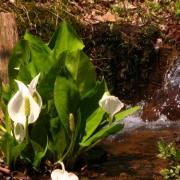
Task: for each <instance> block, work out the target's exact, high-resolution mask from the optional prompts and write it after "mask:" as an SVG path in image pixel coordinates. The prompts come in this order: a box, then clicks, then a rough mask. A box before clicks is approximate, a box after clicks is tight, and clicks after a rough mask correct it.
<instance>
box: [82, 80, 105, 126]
mask: <svg viewBox="0 0 180 180" xmlns="http://www.w3.org/2000/svg"><path fill="white" fill-rule="evenodd" d="M105 89H106V83H105V80H104V79H103V80H102V81H101V82H97V83H96V86H95V87H94V88H92V89H91V90H90V91H89V92H87V93H86V94H85V95H84V96H83V97H82V99H81V102H80V109H81V113H82V119H83V122H85V123H86V120H87V119H88V117H89V116H91V114H92V113H93V112H94V111H95V110H96V109H97V108H99V104H98V103H99V100H100V99H101V98H102V96H103V94H104V92H105Z"/></svg>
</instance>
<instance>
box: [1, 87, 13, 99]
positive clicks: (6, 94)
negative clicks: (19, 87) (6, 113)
mask: <svg viewBox="0 0 180 180" xmlns="http://www.w3.org/2000/svg"><path fill="white" fill-rule="evenodd" d="M1 97H2V98H3V99H4V101H5V102H9V100H10V98H11V89H10V87H7V86H2V94H1Z"/></svg>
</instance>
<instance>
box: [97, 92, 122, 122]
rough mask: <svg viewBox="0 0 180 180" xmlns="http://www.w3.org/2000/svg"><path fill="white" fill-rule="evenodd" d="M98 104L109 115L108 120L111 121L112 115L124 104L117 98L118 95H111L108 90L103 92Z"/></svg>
mask: <svg viewBox="0 0 180 180" xmlns="http://www.w3.org/2000/svg"><path fill="white" fill-rule="evenodd" d="M99 105H100V106H101V107H102V108H103V109H104V110H105V111H106V113H107V114H108V115H109V119H110V121H112V119H113V116H114V115H115V114H116V113H117V112H119V111H120V110H121V109H122V108H123V107H124V104H123V103H122V102H121V101H120V100H119V99H118V97H116V96H111V95H110V94H109V92H105V93H104V95H103V97H102V98H101V99H100V101H99ZM110 124H111V122H110Z"/></svg>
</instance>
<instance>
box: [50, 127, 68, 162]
mask: <svg viewBox="0 0 180 180" xmlns="http://www.w3.org/2000/svg"><path fill="white" fill-rule="evenodd" d="M69 144H70V140H69V138H68V136H67V133H66V131H65V128H64V127H63V126H61V129H60V131H59V133H57V135H56V136H55V138H54V141H53V147H54V150H55V151H56V154H57V159H58V160H60V159H61V158H62V156H63V154H64V151H65V149H66V148H67V147H68V145H69Z"/></svg>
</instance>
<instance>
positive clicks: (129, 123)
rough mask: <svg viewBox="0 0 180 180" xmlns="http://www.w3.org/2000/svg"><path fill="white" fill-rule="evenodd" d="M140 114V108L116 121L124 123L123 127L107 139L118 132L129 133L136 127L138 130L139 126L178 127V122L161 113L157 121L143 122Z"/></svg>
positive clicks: (155, 127)
mask: <svg viewBox="0 0 180 180" xmlns="http://www.w3.org/2000/svg"><path fill="white" fill-rule="evenodd" d="M140 114H141V110H140V111H138V112H136V113H134V114H132V115H130V116H127V117H126V118H124V119H123V120H121V121H118V122H116V123H124V129H123V130H122V131H120V132H118V133H116V134H115V135H111V136H109V137H108V138H107V139H108V140H110V141H111V140H113V139H114V138H115V137H116V136H118V135H120V134H124V133H129V132H131V131H133V130H136V129H137V130H138V129H140V128H141V129H152V130H153V131H154V130H158V129H161V128H171V127H174V126H179V127H180V122H177V121H170V120H168V119H167V117H166V116H165V115H163V114H162V115H160V117H159V119H158V120H157V121H152V122H149V121H146V122H144V121H143V120H142V119H141V118H140Z"/></svg>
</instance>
